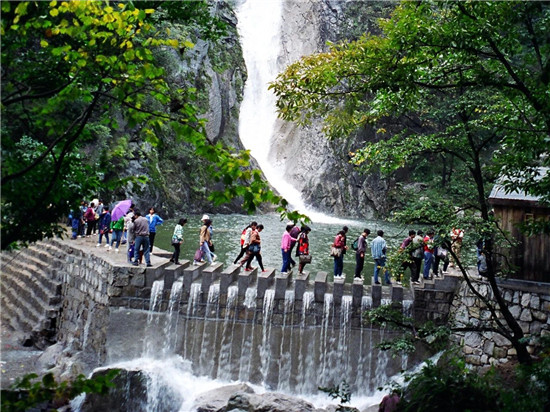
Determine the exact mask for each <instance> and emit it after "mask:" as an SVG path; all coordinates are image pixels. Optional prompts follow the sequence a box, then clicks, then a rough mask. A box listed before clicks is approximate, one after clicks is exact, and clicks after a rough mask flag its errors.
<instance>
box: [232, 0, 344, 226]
mask: <svg viewBox="0 0 550 412" xmlns="http://www.w3.org/2000/svg"><path fill="white" fill-rule="evenodd" d="M282 12H283V0H269V1H259V0H245V2H244V3H243V4H241V6H240V7H239V8H238V10H237V18H238V30H239V35H240V38H241V46H242V50H243V57H244V61H245V63H246V67H247V71H248V79H247V80H246V84H245V87H244V95H243V101H242V103H241V109H240V114H239V137H240V139H241V142H242V143H243V146H244V147H245V148H246V149H248V150H250V153H251V155H252V156H253V157H254V158H255V159H256V160H257V162H258V164H259V165H260V168H261V169H262V172H263V173H264V174H265V176H266V178H267V180H268V181H269V183H270V184H271V185H272V186H273V187H274V188H275V189H276V190H277V191H278V192H279V193H280V194H281V196H283V197H284V198H285V199H286V200H287V201H288V203H289V204H290V205H291V206H292V207H293V208H294V209H296V210H299V211H301V212H302V213H306V214H307V215H308V216H309V217H310V218H311V220H312V221H313V222H327V223H328V222H332V223H343V224H348V223H350V222H351V221H349V220H345V219H339V218H335V217H333V216H328V215H325V214H323V213H319V212H316V211H315V210H313V209H312V208H311V207H308V205H306V204H305V203H304V200H303V199H302V194H301V192H300V191H299V190H297V189H296V188H295V187H294V186H292V185H291V184H290V183H289V182H288V180H287V179H285V175H284V170H283V169H282V167H281V165H278V164H274V162H273V161H272V159H271V157H270V155H269V152H270V150H271V148H272V141H273V138H274V134H275V125H276V121H277V111H276V105H275V103H276V97H275V94H274V93H273V92H272V91H270V90H268V86H269V83H270V82H273V81H274V80H275V79H276V77H277V75H278V74H279V72H281V71H282V69H283V67H281V66H280V64H278V61H279V58H280V55H281V53H282V48H281V24H282Z"/></svg>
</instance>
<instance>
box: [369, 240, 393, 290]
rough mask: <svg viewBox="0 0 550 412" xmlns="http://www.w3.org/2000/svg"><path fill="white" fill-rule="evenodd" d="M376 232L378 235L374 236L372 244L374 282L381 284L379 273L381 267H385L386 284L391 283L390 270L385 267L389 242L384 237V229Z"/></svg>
mask: <svg viewBox="0 0 550 412" xmlns="http://www.w3.org/2000/svg"><path fill="white" fill-rule="evenodd" d="M376 234H377V235H378V236H376V237H375V238H374V240H373V241H372V243H371V246H370V248H371V253H372V258H373V259H374V284H375V285H379V284H380V282H379V280H378V274H379V273H380V269H383V270H384V280H385V283H386V285H391V281H390V274H389V271H388V270H386V269H385V266H386V249H387V244H386V240H385V239H384V231H383V230H379V231H378V232H376Z"/></svg>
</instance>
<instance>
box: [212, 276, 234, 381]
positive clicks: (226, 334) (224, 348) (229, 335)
mask: <svg viewBox="0 0 550 412" xmlns="http://www.w3.org/2000/svg"><path fill="white" fill-rule="evenodd" d="M237 292H238V288H237V286H229V289H228V291H227V304H226V306H225V317H224V321H223V330H222V343H221V351H220V358H219V364H218V375H217V376H218V378H219V379H221V380H225V381H230V380H231V379H232V373H233V369H234V367H233V365H232V362H231V355H232V350H233V336H234V333H233V331H234V326H235V319H236V311H237V310H236V306H237Z"/></svg>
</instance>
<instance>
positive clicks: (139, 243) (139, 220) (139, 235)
mask: <svg viewBox="0 0 550 412" xmlns="http://www.w3.org/2000/svg"><path fill="white" fill-rule="evenodd" d="M134 216H135V219H134V235H135V245H134V261H133V262H132V264H133V265H134V266H138V265H139V252H140V249H141V248H143V257H145V262H146V263H147V267H151V266H153V265H152V264H151V256H150V247H149V221H148V220H147V219H146V218H145V217H143V216H141V213H140V211H139V210H134Z"/></svg>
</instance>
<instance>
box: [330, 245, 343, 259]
mask: <svg viewBox="0 0 550 412" xmlns="http://www.w3.org/2000/svg"><path fill="white" fill-rule="evenodd" d="M330 256H332V257H340V256H342V248H339V247H334V246H332V247H331V248H330Z"/></svg>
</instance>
